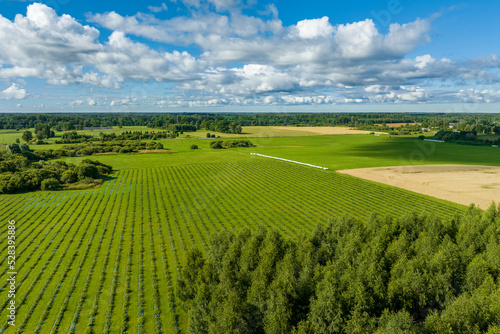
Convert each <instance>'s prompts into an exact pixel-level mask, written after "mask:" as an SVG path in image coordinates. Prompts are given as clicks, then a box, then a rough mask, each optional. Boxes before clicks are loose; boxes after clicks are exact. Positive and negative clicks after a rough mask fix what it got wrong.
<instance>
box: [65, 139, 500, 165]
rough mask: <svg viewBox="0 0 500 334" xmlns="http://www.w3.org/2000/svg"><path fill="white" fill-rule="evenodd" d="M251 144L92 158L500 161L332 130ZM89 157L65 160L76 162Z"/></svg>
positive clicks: (486, 150)
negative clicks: (327, 133) (261, 156)
mask: <svg viewBox="0 0 500 334" xmlns="http://www.w3.org/2000/svg"><path fill="white" fill-rule="evenodd" d="M251 141H252V143H253V144H255V145H257V147H253V148H232V149H226V150H213V149H210V148H209V145H210V140H202V139H194V138H191V139H165V140H162V141H161V142H162V144H163V145H164V147H165V148H169V149H171V150H174V151H175V152H177V153H144V154H140V155H139V154H118V155H99V156H96V157H94V158H96V159H97V160H99V161H101V162H103V163H106V164H110V165H112V166H113V167H115V168H116V169H120V170H124V169H135V168H148V167H167V166H179V165H198V164H207V163H208V164H212V163H220V162H242V161H247V160H248V159H252V157H249V153H250V152H255V153H260V154H265V155H271V156H276V157H280V158H286V159H290V160H295V161H300V162H306V163H310V164H314V165H319V166H324V167H328V168H330V169H333V170H340V169H351V168H365V167H383V166H399V165H425V164H477V165H488V166H499V165H500V154H497V153H498V152H499V151H498V148H494V147H489V146H479V147H478V146H466V145H456V144H451V143H432V142H424V141H421V140H418V139H415V138H404V137H395V136H393V137H389V136H379V137H377V136H373V135H335V136H312V137H283V138H253V139H251ZM192 144H196V145H198V146H199V148H200V149H198V150H191V149H190V146H191V145H192ZM85 158H88V157H75V158H66V159H63V160H65V161H67V162H73V163H76V164H78V163H80V161H81V160H83V159H85Z"/></svg>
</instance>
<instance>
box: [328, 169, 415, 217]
mask: <svg viewBox="0 0 500 334" xmlns="http://www.w3.org/2000/svg"><path fill="white" fill-rule="evenodd" d="M335 181H336V182H337V183H338V184H340V185H342V186H343V188H344V189H345V196H346V197H347V198H349V199H350V202H351V206H352V207H354V209H356V212H359V213H363V218H367V217H369V216H370V215H371V213H372V212H378V213H382V214H386V213H391V214H393V215H394V214H395V215H398V214H403V213H404V212H405V211H407V210H408V206H403V205H401V204H399V203H400V198H399V197H401V196H402V195H404V193H403V192H402V191H401V190H398V192H397V194H396V196H395V197H393V196H384V195H383V191H384V188H385V187H384V186H380V185H378V184H375V183H371V182H369V181H364V180H359V179H356V178H354V177H349V176H344V175H340V174H337V175H336V178H335ZM408 204H409V206H410V207H411V206H414V205H415V203H408ZM353 211H354V210H353Z"/></svg>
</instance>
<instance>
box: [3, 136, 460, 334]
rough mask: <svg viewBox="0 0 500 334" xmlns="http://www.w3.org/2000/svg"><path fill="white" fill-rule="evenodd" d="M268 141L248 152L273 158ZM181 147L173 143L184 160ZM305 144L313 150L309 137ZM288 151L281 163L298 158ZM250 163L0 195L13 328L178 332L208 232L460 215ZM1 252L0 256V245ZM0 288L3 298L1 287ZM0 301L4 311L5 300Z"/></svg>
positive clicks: (167, 169) (442, 204)
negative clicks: (184, 287)
mask: <svg viewBox="0 0 500 334" xmlns="http://www.w3.org/2000/svg"><path fill="white" fill-rule="evenodd" d="M322 138H323V137H317V138H316V139H315V140H320V141H321V140H324V139H322ZM362 138H363V136H362ZM266 140H269V139H266ZM277 140H278V139H274V142H273V143H268V146H266V145H263V144H265V143H261V144H260V145H261V146H262V147H261V146H259V147H257V148H255V149H257V150H259V152H263V153H267V154H272V153H273V150H274V149H275V148H273V147H272V146H276V144H277V142H276V141H277ZM193 141H194V140H193ZM311 141H312V142H311ZM189 142H190V140H186V143H185V144H183V145H185V150H186V152H189V151H190V150H189V145H190V144H189ZM308 143H310V144H314V143H315V142H314V140H312V139H311V138H308V139H307V140H306V141H305V144H306V145H309V144H308ZM271 144H272V145H271ZM278 144H279V143H278ZM180 151H182V147H180ZM203 151H206V152H210V151H209V149H205V150H203V149H201V150H199V152H203ZM211 151H213V150H211ZM287 152H289V153H290V154H289V156H287ZM291 152H292V151H286V150H284V151H282V152H281V153H282V156H283V157H286V158H290V159H292V158H295V159H297V160H300V158H301V157H302V158H304V159H305V158H306V156H305V155H301V153H300V152H296V153H295V156H294V155H293V154H292V153H291ZM248 153H249V152H248V151H245V149H243V148H242V149H235V153H231V155H228V157H229V158H227V159H226V161H227V162H223V163H220V162H219V163H192V164H183V165H180V164H175V163H174V164H173V165H172V166H162V165H160V166H158V167H152V166H153V165H152V164H151V163H150V161H149V163H148V159H150V157H151V156H155V155H154V154H151V155H146V156H145V158H144V160H145V162H144V161H143V162H141V163H143V164H149V168H139V169H138V168H135V169H132V168H127V169H125V168H124V169H121V170H119V171H117V172H115V173H114V174H113V177H112V178H110V179H109V180H107V181H105V182H104V183H103V185H102V186H101V187H100V188H99V189H92V190H86V191H56V192H35V193H26V194H20V195H9V196H0V204H1V205H0V208H1V209H0V219H1V221H0V224H1V225H2V227H5V226H6V224H7V221H8V220H11V219H15V220H16V222H17V225H16V226H17V239H16V240H17V241H18V248H17V253H18V254H19V259H18V263H17V264H16V265H17V267H18V268H19V270H18V275H17V280H18V283H17V284H18V289H19V290H18V294H17V296H16V305H17V328H19V329H20V330H24V331H26V332H28V331H34V330H38V331H39V332H44V333H45V332H47V333H49V332H52V333H57V332H64V333H66V332H69V333H85V332H88V333H111V332H117V331H119V330H127V331H129V332H143V333H153V332H156V331H160V330H161V331H162V332H163V333H182V332H185V325H186V319H187V314H186V313H185V311H184V310H183V309H182V308H181V307H180V304H179V302H178V300H177V297H176V289H177V280H178V277H179V274H180V271H181V268H182V267H183V266H184V265H185V263H186V254H187V252H188V250H190V249H192V248H193V247H197V248H198V249H200V250H201V251H205V250H206V249H208V245H209V244H210V240H211V235H212V234H213V233H214V232H217V231H222V230H239V229H242V228H244V227H248V228H250V229H252V230H257V229H259V228H265V229H271V228H273V229H278V230H280V231H281V232H283V233H284V235H286V236H287V237H289V238H295V237H297V236H298V235H299V234H301V233H302V232H306V233H310V232H311V231H313V229H314V228H315V227H316V225H317V224H323V225H325V224H326V223H327V222H328V221H329V220H330V219H331V218H332V217H340V216H343V215H345V214H349V215H351V216H353V217H356V218H359V219H362V220H367V219H368V217H369V216H370V215H371V213H372V212H378V213H380V214H383V215H384V214H391V215H393V216H401V215H403V214H404V213H406V212H408V211H412V210H413V211H416V212H428V213H433V214H436V215H438V216H442V217H451V216H453V215H455V214H457V213H461V212H463V211H464V210H465V207H463V206H460V205H456V204H453V203H450V202H446V201H442V200H437V199H434V198H431V197H427V196H423V195H419V194H416V193H412V192H409V191H405V190H401V189H398V188H394V187H390V186H384V185H381V184H377V183H373V182H368V181H364V180H360V179H357V178H354V177H350V176H347V175H343V174H338V173H335V172H334V171H331V170H328V171H326V170H319V169H315V168H310V167H305V166H301V165H296V164H292V163H287V162H282V161H274V160H270V159H265V158H261V157H254V156H249V154H248ZM185 154H186V155H187V154H188V153H185ZM207 154H208V153H207ZM210 155H211V154H208V156H210ZM158 156H160V157H162V158H163V159H168V158H169V157H170V156H174V155H164V154H161V155H158ZM214 156H217V157H222V156H221V155H214ZM231 156H235V157H236V158H234V159H232V158H231ZM116 157H121V156H120V155H118V156H114V157H113V158H116ZM200 157H201V161H202V162H203V161H205V162H206V160H209V161H210V160H211V159H212V158H207V157H204V156H203V155H200ZM243 158H245V159H243ZM154 159H156V158H154ZM214 160H216V159H214ZM305 161H307V162H310V163H314V161H310V160H305ZM212 162H214V161H212ZM0 250H2V251H3V253H2V254H6V251H5V250H6V244H0ZM5 270H6V269H3V271H5ZM3 273H4V274H5V272H3ZM0 287H1V288H3V289H4V290H3V291H5V287H6V283H5V282H2V285H1V286H0ZM4 294H5V292H4ZM0 302H2V303H3V305H0V306H5V302H6V299H5V296H4V298H3V299H2V300H1V301H0ZM6 312H7V309H6V307H0V319H4V320H2V322H1V323H0V328H2V329H6V330H7V331H6V332H9V331H10V330H11V329H10V328H8V327H7V323H6V321H5V319H6Z"/></svg>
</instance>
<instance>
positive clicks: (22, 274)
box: [1, 196, 90, 317]
mask: <svg viewBox="0 0 500 334" xmlns="http://www.w3.org/2000/svg"><path fill="white" fill-rule="evenodd" d="M82 197H83V199H82V201H74V202H71V204H72V206H71V207H70V209H73V208H74V209H75V210H78V209H79V208H80V207H82V206H83V205H85V203H86V200H89V199H90V198H89V197H85V196H82ZM60 213H61V214H62V215H61V216H56V217H54V220H53V221H51V222H52V223H53V224H52V226H51V227H50V228H47V229H46V233H45V234H44V236H43V237H42V240H37V241H38V243H37V245H36V247H35V250H37V254H38V256H33V257H31V258H29V259H27V260H26V261H25V262H24V263H22V265H21V267H20V270H19V271H18V274H17V277H16V281H17V282H16V291H18V293H19V292H20V291H21V290H19V288H20V286H21V285H22V286H23V289H22V292H23V293H24V295H22V297H21V298H16V305H17V311H18V312H19V309H20V308H21V307H22V305H23V304H24V302H25V300H26V298H27V297H28V296H29V295H30V292H31V291H32V290H33V289H34V287H35V285H36V284H37V283H40V282H41V279H40V277H41V276H42V275H43V274H44V272H45V270H46V268H47V267H48V266H49V264H50V263H51V260H52V259H53V257H54V255H55V254H56V251H57V250H58V249H59V248H60V246H61V245H62V243H63V242H64V241H66V236H67V235H71V234H70V231H71V230H72V228H73V226H74V225H75V223H76V222H77V219H76V218H77V214H76V213H75V211H74V210H69V211H62V212H60ZM64 218H67V219H69V220H71V223H68V224H62V223H61V222H60V220H59V219H64ZM56 227H57V229H56ZM64 230H65V231H64ZM62 231H64V234H63V235H62V236H61V235H60V234H61V233H62ZM50 233H53V234H52V236H51V237H50V239H49V238H48V236H50ZM73 233H76V232H73ZM73 235H74V234H73ZM57 237H59V238H57ZM46 239H47V241H44V240H46ZM32 255H33V254H32ZM47 256H48V257H47ZM44 257H45V262H44V261H42V258H44ZM37 266H41V268H40V269H38V271H35V277H29V276H30V274H31V273H32V272H33V271H34V270H35V269H37V268H38V267H37ZM28 277H29V279H28ZM28 283H30V284H29V286H27V284H28ZM3 288H5V286H3ZM7 303H8V298H6V299H5V300H4V301H3V302H2V304H1V306H2V308H1V309H2V310H6V308H5V306H6V305H7ZM21 311H22V309H21ZM18 317H19V314H18Z"/></svg>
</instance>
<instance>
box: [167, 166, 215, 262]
mask: <svg viewBox="0 0 500 334" xmlns="http://www.w3.org/2000/svg"><path fill="white" fill-rule="evenodd" d="M190 167H191V166H185V167H184V168H178V169H177V170H176V172H177V174H178V177H179V178H180V179H181V180H182V182H183V184H185V187H186V188H187V189H189V190H190V191H189V192H188V193H184V196H185V197H187V196H188V195H189V202H190V207H191V209H190V210H188V214H189V218H190V219H189V222H188V223H190V224H191V225H192V226H193V230H194V231H195V233H196V235H197V237H198V238H196V239H197V240H199V242H200V243H201V247H200V248H201V250H202V251H204V252H206V247H208V240H209V237H210V233H216V232H217V231H218V230H219V229H220V227H219V229H218V228H217V226H216V225H215V224H214V222H213V221H212V220H210V219H209V217H208V215H207V212H209V211H208V209H209V208H210V207H211V206H212V204H211V196H213V193H210V192H209V191H208V192H207V188H206V183H205V180H202V179H201V176H200V175H198V174H196V173H195V174H193V171H192V169H191V168H190ZM198 246H200V245H198Z"/></svg>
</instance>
